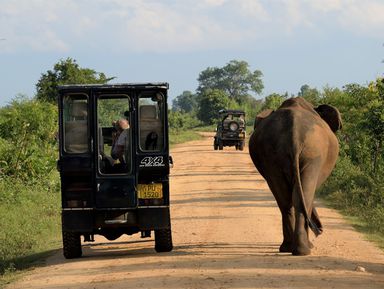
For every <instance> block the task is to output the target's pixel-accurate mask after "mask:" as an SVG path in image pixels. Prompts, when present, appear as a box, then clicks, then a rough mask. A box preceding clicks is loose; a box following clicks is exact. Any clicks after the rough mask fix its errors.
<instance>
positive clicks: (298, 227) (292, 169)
mask: <svg viewBox="0 0 384 289" xmlns="http://www.w3.org/2000/svg"><path fill="white" fill-rule="evenodd" d="M341 128H342V120H341V115H340V112H339V111H338V110H337V108H335V107H333V106H330V105H326V104H323V105H320V106H318V107H314V106H313V105H312V104H311V103H310V102H308V101H306V100H305V99H304V98H302V97H296V98H290V99H287V100H285V101H284V102H283V103H282V104H281V106H280V107H279V108H278V109H277V110H275V111H273V110H267V111H263V112H261V113H260V114H258V115H257V116H256V119H255V124H254V132H253V133H252V135H251V136H250V139H249V154H250V157H251V159H252V161H253V163H254V165H255V166H256V168H257V170H258V171H259V173H260V174H261V175H262V176H263V177H264V179H265V180H266V181H267V183H268V186H269V188H270V190H271V191H272V193H273V195H274V197H275V199H276V202H277V205H278V207H279V209H280V212H281V215H282V227H283V242H282V244H281V245H280V248H279V251H280V252H288V253H291V254H292V255H309V254H311V249H312V248H313V244H312V243H311V242H310V241H309V238H308V229H309V228H310V229H311V230H312V231H313V232H314V234H315V235H316V236H318V235H319V234H321V233H322V231H323V226H322V224H321V222H320V218H319V215H318V214H317V211H316V209H315V207H314V204H313V202H314V197H315V191H316V190H317V189H318V188H319V187H320V185H321V184H322V183H324V181H325V180H326V179H327V178H328V176H329V175H330V174H331V172H332V170H333V168H334V166H335V164H336V160H337V158H338V154H339V142H338V139H337V137H336V135H335V133H336V131H337V130H339V129H341Z"/></svg>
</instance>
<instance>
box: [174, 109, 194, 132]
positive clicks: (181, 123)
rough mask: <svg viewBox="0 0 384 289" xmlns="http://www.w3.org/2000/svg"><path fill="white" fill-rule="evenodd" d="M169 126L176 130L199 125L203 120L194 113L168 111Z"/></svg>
mask: <svg viewBox="0 0 384 289" xmlns="http://www.w3.org/2000/svg"><path fill="white" fill-rule="evenodd" d="M168 123H169V128H170V129H172V130H175V131H178V130H185V129H191V128H194V127H197V126H199V125H200V124H201V122H200V121H199V120H198V119H197V118H196V115H195V114H193V113H182V112H180V111H170V112H168Z"/></svg>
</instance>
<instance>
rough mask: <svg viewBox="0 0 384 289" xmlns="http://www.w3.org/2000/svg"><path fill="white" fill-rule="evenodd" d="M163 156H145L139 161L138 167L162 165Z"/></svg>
mask: <svg viewBox="0 0 384 289" xmlns="http://www.w3.org/2000/svg"><path fill="white" fill-rule="evenodd" d="M164 166H165V165H164V158H163V157H162V156H158V157H145V158H143V159H142V160H141V162H140V167H141V168H142V167H164Z"/></svg>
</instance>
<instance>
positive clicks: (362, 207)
mask: <svg viewBox="0 0 384 289" xmlns="http://www.w3.org/2000/svg"><path fill="white" fill-rule="evenodd" d="M381 182H382V181H381ZM382 188H383V183H380V182H379V181H377V180H375V179H373V178H371V177H370V176H369V175H368V174H366V173H365V172H364V171H362V170H361V169H360V168H359V167H358V166H356V165H354V164H353V163H352V161H351V160H350V159H349V158H348V157H346V156H344V157H340V158H339V160H338V162H337V164H336V168H335V169H334V171H333V172H332V175H331V176H330V177H329V178H328V180H327V182H326V183H325V184H324V185H323V186H322V187H321V188H320V190H319V194H320V196H322V197H323V198H325V199H326V200H327V202H328V203H329V204H330V205H331V206H332V207H334V208H337V209H341V210H342V211H343V212H345V213H346V214H348V215H352V216H356V217H359V218H361V219H362V220H363V221H365V223H366V226H367V227H368V228H369V229H370V231H372V232H376V233H384V194H383V192H382Z"/></svg>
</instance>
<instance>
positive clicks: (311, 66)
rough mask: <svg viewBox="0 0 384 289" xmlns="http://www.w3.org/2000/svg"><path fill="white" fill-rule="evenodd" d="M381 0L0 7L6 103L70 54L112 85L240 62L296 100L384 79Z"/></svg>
mask: <svg viewBox="0 0 384 289" xmlns="http://www.w3.org/2000/svg"><path fill="white" fill-rule="evenodd" d="M383 15H384V0H365V1H361V0H191V1H189V0H157V1H155V0H152V1H150V0H0V106H4V105H7V104H9V103H10V102H11V101H12V99H15V97H17V96H18V95H25V96H27V97H29V98H32V97H33V96H34V95H35V93H36V87H35V85H36V83H37V82H38V80H39V79H40V77H41V75H42V74H43V73H46V72H47V71H48V70H52V69H53V66H54V64H55V63H57V62H59V61H60V60H62V59H66V58H68V57H70V58H73V59H75V60H76V62H77V63H78V64H79V66H80V67H82V68H91V69H94V70H95V71H97V72H103V73H105V74H106V75H107V76H108V77H115V79H114V80H113V82H116V83H125V82H129V83H132V82H162V81H165V82H168V83H169V84H170V90H169V96H170V99H171V100H172V99H173V98H175V97H177V96H178V95H180V94H182V92H183V91H185V90H189V91H192V92H195V90H196V88H197V86H198V82H197V78H198V76H199V73H200V72H202V71H203V70H205V69H206V68H208V67H223V66H225V65H226V64H227V63H228V62H230V61H231V60H243V61H246V62H247V63H248V64H249V69H250V70H251V71H254V70H260V71H261V72H262V73H263V78H262V80H263V83H264V90H263V92H262V94H260V95H255V97H256V98H262V97H265V96H267V95H269V94H271V93H285V92H288V93H289V94H297V92H298V91H299V90H300V87H301V86H302V85H304V84H307V85H309V86H310V87H313V88H317V89H320V90H321V89H322V88H324V87H325V86H331V87H339V88H342V87H343V86H344V85H345V84H349V83H358V84H361V85H367V84H368V83H369V82H370V81H372V80H375V79H376V78H377V77H381V76H383V75H384V63H383V59H384V46H383V43H384V16H383Z"/></svg>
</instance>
